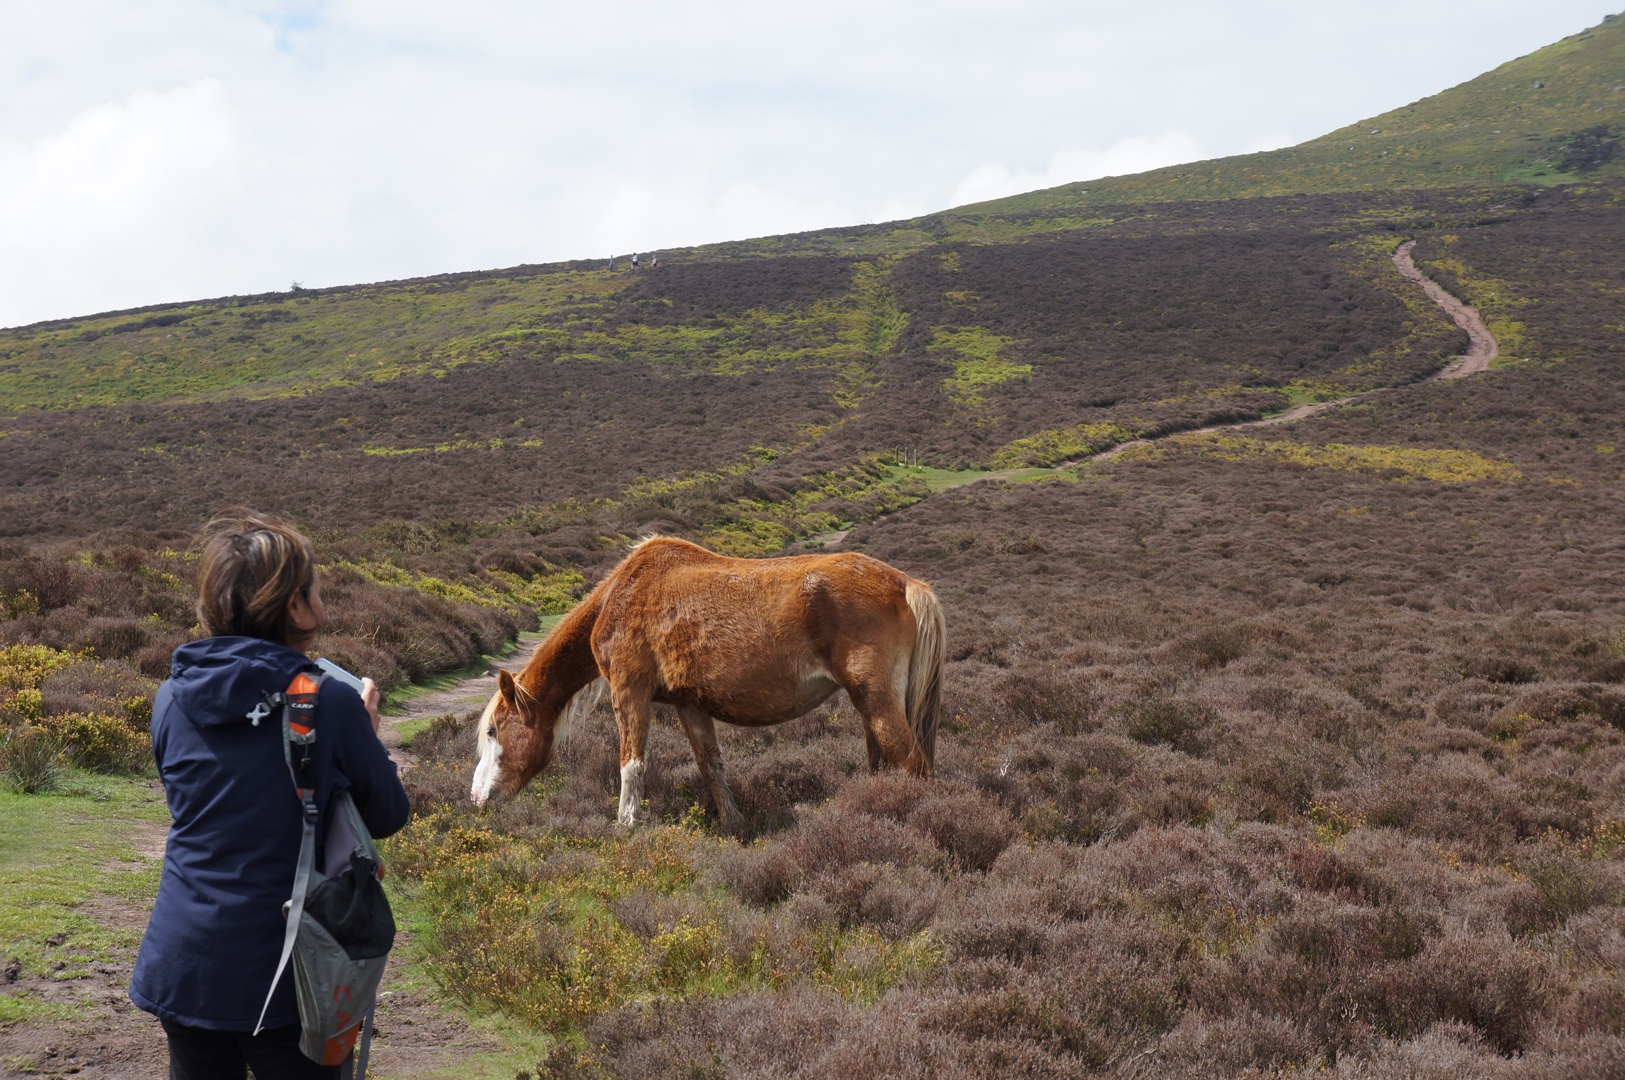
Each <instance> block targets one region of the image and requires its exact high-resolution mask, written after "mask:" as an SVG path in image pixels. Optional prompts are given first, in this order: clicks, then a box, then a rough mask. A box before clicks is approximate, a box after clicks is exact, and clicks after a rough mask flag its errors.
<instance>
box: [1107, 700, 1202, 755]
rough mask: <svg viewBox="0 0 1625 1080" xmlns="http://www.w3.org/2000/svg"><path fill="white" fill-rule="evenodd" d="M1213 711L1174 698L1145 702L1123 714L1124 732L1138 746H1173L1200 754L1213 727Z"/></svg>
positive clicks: (1135, 705)
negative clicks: (1207, 734)
mask: <svg viewBox="0 0 1625 1080" xmlns="http://www.w3.org/2000/svg"><path fill="white" fill-rule="evenodd" d="M1214 719H1215V717H1214V714H1213V710H1211V709H1209V708H1208V707H1207V706H1205V705H1199V704H1196V703H1195V702H1189V701H1178V700H1175V699H1173V698H1162V697H1152V698H1145V699H1142V700H1140V701H1137V702H1135V703H1134V704H1132V705H1130V706H1129V707H1128V708H1127V709H1126V710H1125V711H1124V713H1123V731H1124V732H1125V733H1126V734H1127V735H1128V737H1129V738H1131V739H1133V740H1134V741H1135V742H1137V743H1143V744H1145V745H1147V746H1155V745H1157V744H1159V743H1161V744H1164V745H1167V746H1171V747H1173V748H1174V749H1175V750H1181V751H1183V752H1185V753H1187V754H1199V753H1201V751H1202V748H1203V746H1204V742H1203V733H1204V732H1205V731H1206V730H1207V729H1208V727H1209V726H1211V725H1212V723H1213V721H1214Z"/></svg>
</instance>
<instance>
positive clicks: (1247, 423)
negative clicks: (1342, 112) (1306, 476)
mask: <svg viewBox="0 0 1625 1080" xmlns="http://www.w3.org/2000/svg"><path fill="white" fill-rule="evenodd" d="M1415 247H1416V241H1415V240H1407V241H1405V242H1404V243H1403V244H1401V245H1399V247H1398V248H1397V249H1395V251H1394V255H1393V259H1394V266H1395V267H1396V268H1397V269H1398V270H1399V272H1400V274H1401V275H1403V276H1404V277H1405V279H1406V280H1407V281H1411V282H1414V283H1416V284H1418V285H1420V286H1422V291H1423V292H1425V293H1427V295H1428V299H1430V300H1432V301H1433V302H1434V303H1435V304H1438V305H1439V306H1440V307H1441V308H1443V309H1444V311H1445V314H1447V315H1449V316H1450V318H1451V319H1453V320H1454V321H1455V323H1456V325H1457V326H1459V327H1461V328H1462V329H1463V330H1465V331H1466V332H1467V341H1468V344H1467V352H1466V354H1465V355H1463V356H1458V357H1456V358H1455V359H1453V360H1451V361H1450V362H1449V363H1447V364H1445V366H1444V367H1442V368H1440V369H1439V370H1438V371H1436V372H1434V373H1433V374H1432V375H1429V376H1428V377H1427V378H1426V379H1424V380H1423V381H1424V382H1435V381H1444V380H1448V379H1461V378H1465V377H1466V376H1468V375H1474V374H1477V373H1478V372H1480V371H1487V370H1489V366H1490V361H1491V360H1494V359H1495V358H1496V356H1498V355H1500V346H1498V345H1497V344H1496V341H1495V335H1493V334H1491V333H1490V328H1489V327H1488V326H1487V325H1485V323H1484V319H1483V317H1482V316H1480V315H1479V314H1478V309H1477V308H1475V307H1473V306H1472V305H1471V304H1468V303H1465V302H1463V301H1461V300H1458V299H1457V298H1456V297H1454V296H1451V295H1450V294H1449V293H1447V292H1445V291H1444V289H1443V288H1441V287H1440V286H1439V284H1438V283H1437V282H1435V281H1433V280H1432V279H1431V278H1429V277H1427V276H1425V275H1424V274H1423V273H1422V271H1420V270H1418V269H1417V268H1416V263H1414V262H1413V261H1411V251H1412V249H1414V248H1415ZM1393 389H1396V388H1395V387H1389V386H1385V387H1381V388H1379V389H1376V390H1367V391H1365V392H1364V393H1359V394H1350V395H1349V396H1348V397H1342V398H1336V399H1334V400H1332V401H1316V402H1311V403H1310V404H1307V405H1299V406H1296V407H1295V408H1291V409H1288V410H1287V411H1286V412H1283V413H1277V414H1275V415H1274V416H1266V417H1264V418H1263V419H1262V420H1241V421H1238V422H1236V423H1233V424H1213V425H1211V426H1209V427H1202V428H1193V429H1191V430H1189V431H1176V432H1172V433H1171V434H1174V435H1202V434H1206V433H1207V432H1210V431H1230V430H1233V429H1236V428H1250V427H1270V426H1272V425H1275V424H1290V423H1292V422H1293V421H1296V420H1304V419H1307V418H1308V417H1311V416H1319V415H1320V414H1321V413H1324V412H1330V411H1331V410H1332V409H1338V408H1341V407H1343V406H1344V405H1351V404H1353V403H1355V402H1357V401H1364V400H1366V399H1367V398H1371V397H1375V396H1376V395H1378V394H1385V393H1387V392H1388V391H1390V390H1393ZM1167 437H1168V436H1166V435H1165V436H1160V438H1167ZM1153 441H1155V440H1153V439H1134V440H1133V441H1131V442H1126V443H1118V444H1117V445H1116V446H1114V447H1112V448H1111V449H1109V450H1102V451H1101V452H1100V453H1098V454H1089V455H1087V456H1086V457H1081V458H1078V459H1077V460H1075V461H1066V462H1062V463H1061V464H1060V465H1058V466H1056V468H1059V469H1065V468H1068V467H1070V466H1073V465H1081V464H1083V463H1084V462H1086V461H1110V460H1111V459H1112V458H1114V457H1116V456H1117V455H1118V454H1121V453H1122V452H1123V451H1125V450H1130V449H1132V448H1134V447H1136V446H1146V445H1148V444H1149V443H1151V442H1153Z"/></svg>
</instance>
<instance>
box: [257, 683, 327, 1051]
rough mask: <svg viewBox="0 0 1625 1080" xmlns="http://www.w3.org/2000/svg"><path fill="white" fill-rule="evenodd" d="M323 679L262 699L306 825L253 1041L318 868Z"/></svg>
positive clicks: (291, 685) (294, 685)
mask: <svg viewBox="0 0 1625 1080" xmlns="http://www.w3.org/2000/svg"><path fill="white" fill-rule="evenodd" d="M325 677H326V676H324V675H320V674H316V675H312V674H311V673H309V672H306V671H301V672H299V673H298V674H297V675H295V676H294V677H293V681H292V682H290V683H289V684H288V689H287V690H286V691H284V692H282V693H280V694H267V695H266V698H265V703H266V705H267V706H268V707H269V708H270V710H271V711H272V712H275V711H277V710H280V711H281V713H282V756H283V757H284V758H285V759H286V760H287V762H288V772H289V773H290V774H292V776H293V788H294V791H295V792H297V793H298V795H299V804H300V808H301V809H302V810H303V811H304V818H305V820H304V826H303V829H302V830H301V833H300V837H299V862H298V864H297V866H296V868H295V870H294V874H293V895H292V896H291V897H289V899H288V905H287V909H286V910H287V915H286V918H287V930H286V933H285V935H284V937H283V939H282V958H281V959H280V960H278V961H277V965H276V974H275V975H273V976H271V989H270V990H269V991H267V992H266V995H265V1004H264V1006H262V1007H261V1008H260V1018H259V1021H258V1022H257V1023H255V1025H254V1034H256V1035H258V1034H259V1033H260V1031H261V1029H262V1028H264V1026H265V1013H266V1010H267V1009H269V1008H270V1007H271V998H272V997H273V996H275V994H276V987H277V983H279V982H281V981H282V973H283V972H284V971H286V970H287V967H288V958H289V957H291V956H292V955H293V942H294V938H295V937H296V936H298V932H299V920H300V917H301V916H302V915H303V914H304V911H305V893H306V892H307V891H309V888H310V872H311V869H312V867H313V866H314V865H315V862H316V755H315V749H316V698H317V696H318V694H319V693H320V692H321V688H322V680H323V679H324V678H325ZM267 715H268V714H267ZM258 722H259V721H258V720H256V721H255V723H258Z"/></svg>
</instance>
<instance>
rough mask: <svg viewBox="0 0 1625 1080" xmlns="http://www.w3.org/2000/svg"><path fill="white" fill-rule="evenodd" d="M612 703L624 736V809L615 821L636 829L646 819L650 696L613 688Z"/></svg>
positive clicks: (622, 797) (619, 687) (616, 720)
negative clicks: (645, 802)
mask: <svg viewBox="0 0 1625 1080" xmlns="http://www.w3.org/2000/svg"><path fill="white" fill-rule="evenodd" d="M610 702H611V704H613V705H614V707H615V726H616V727H618V728H619V729H620V732H621V805H620V810H619V812H618V813H617V814H616V817H615V820H616V821H617V822H619V823H620V824H622V825H636V824H637V823H638V820H639V818H640V817H641V816H642V806H643V774H644V772H645V771H646V769H647V766H646V764H645V762H647V760H648V752H649V695H648V694H647V693H643V692H640V691H639V690H638V689H637V688H634V687H630V686H614V685H612V686H611V687H610Z"/></svg>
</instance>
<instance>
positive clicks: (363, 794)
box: [130, 637, 408, 1031]
mask: <svg viewBox="0 0 1625 1080" xmlns="http://www.w3.org/2000/svg"><path fill="white" fill-rule="evenodd" d="M308 664H309V661H308V660H307V659H306V658H305V656H304V654H302V653H298V652H295V651H294V650H292V649H290V648H287V647H286V646H284V645H279V644H277V643H276V642H272V641H264V640H261V639H259V638H246V637H213V638H204V639H203V640H201V641H193V642H190V643H188V644H186V645H182V646H181V647H180V648H179V649H176V650H175V658H174V660H173V661H172V662H171V666H170V678H169V681H168V682H166V683H164V684H163V685H162V686H160V687H159V688H158V696H157V698H156V699H155V700H154V702H153V706H152V752H153V757H154V758H156V759H157V761H158V775H159V777H160V778H161V779H162V780H163V782H164V794H165V796H166V797H167V798H168V800H169V812H170V815H171V816H172V817H173V818H174V824H173V826H172V827H171V828H170V832H169V843H168V845H167V847H166V848H165V851H164V872H163V877H162V879H161V880H160V883H159V886H158V902H157V904H156V905H155V906H154V907H153V909H152V920H151V921H150V922H149V923H148V924H147V933H146V936H145V937H144V938H142V940H141V952H140V954H139V955H138V956H137V958H136V962H135V975H134V977H133V978H132V979H131V980H130V1000H131V1001H134V1002H135V1004H136V1005H137V1006H138V1007H140V1008H142V1009H144V1010H146V1011H147V1012H150V1013H154V1014H156V1015H157V1016H159V1017H161V1018H162V1019H165V1020H170V1021H173V1022H176V1023H180V1024H185V1025H188V1026H190V1027H199V1028H210V1029H213V1030H216V1031H251V1030H253V1028H254V1022H255V1020H256V1019H258V1017H259V1015H260V1007H261V1006H262V1005H264V1004H265V994H266V991H267V990H269V989H270V987H271V976H272V975H273V974H274V973H275V971H276V962H277V958H278V957H279V956H280V955H281V952H282V937H283V931H284V923H283V919H282V905H283V903H284V902H285V901H286V900H287V899H288V897H289V896H290V895H292V893H293V876H294V870H295V867H296V864H297V863H298V861H299V837H300V832H301V825H302V822H303V814H302V813H301V812H300V803H299V797H298V795H297V794H296V793H295V792H294V786H293V779H292V777H291V776H289V774H288V766H287V763H286V761H285V760H284V758H283V753H282V726H281V716H280V713H277V714H273V715H272V716H269V717H267V718H266V719H264V720H262V721H260V722H259V723H258V724H255V723H252V722H250V720H249V718H248V713H249V712H250V710H252V709H253V708H254V706H255V705H257V704H259V702H260V701H261V700H262V695H263V694H265V693H268V692H269V693H275V692H278V691H282V690H286V689H287V687H288V683H289V682H290V681H292V679H293V677H294V675H295V674H297V673H298V671H299V669H300V668H301V667H304V666H306V665H308ZM345 789H349V791H350V793H351V795H352V797H353V798H354V799H355V803H356V807H357V808H358V809H359V810H360V811H361V818H362V820H363V821H365V822H366V824H367V828H368V830H369V831H371V833H372V835H373V836H374V837H383V836H388V835H389V834H390V833H393V832H395V831H396V830H398V829H400V827H401V826H402V825H405V824H406V818H407V810H408V807H407V801H406V792H405V790H404V789H403V788H402V787H401V782H400V778H399V777H398V776H397V775H396V772H395V765H394V763H393V762H391V761H390V760H389V755H388V753H387V752H386V751H385V750H384V747H383V745H382V744H380V743H379V741H378V737H377V736H376V735H375V734H373V730H372V721H371V720H370V719H369V718H368V716H367V711H366V709H365V708H364V707H363V706H362V704H361V698H360V696H359V695H357V694H356V692H355V691H354V690H353V689H351V688H350V687H348V686H345V685H344V684H343V683H340V682H338V681H337V680H332V679H330V680H328V681H327V682H324V683H323V684H322V689H321V696H320V698H319V699H318V704H317V710H316V803H317V806H318V808H319V809H320V812H321V818H320V820H318V822H317V826H316V836H317V843H318V847H317V852H316V866H317V867H318V868H320V867H321V866H322V865H323V852H322V850H321V838H323V837H325V836H326V834H327V822H328V820H329V819H330V814H329V810H331V809H336V807H334V803H333V799H334V797H335V796H336V795H337V794H338V793H339V792H341V791H343V790H345ZM298 1022H299V1007H298V1005H297V1004H296V1003H295V1000H294V988H293V964H292V963H291V962H290V963H289V965H288V969H287V970H286V971H285V972H284V973H283V975H282V979H281V981H280V982H279V983H278V984H277V992H276V997H274V998H273V999H272V1001H271V1008H270V1011H269V1012H267V1013H266V1015H265V1024H266V1027H287V1026H289V1025H291V1024H297V1023H298Z"/></svg>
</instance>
